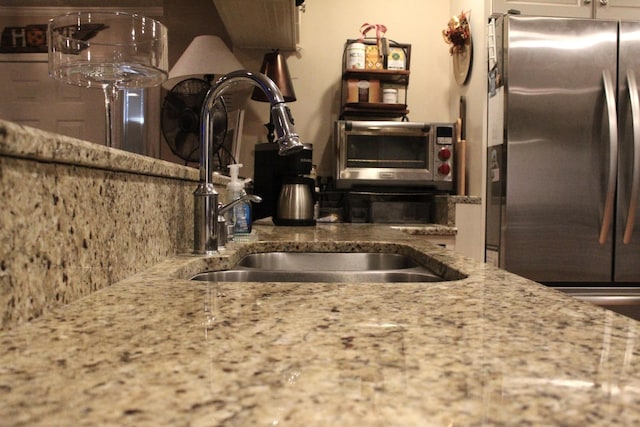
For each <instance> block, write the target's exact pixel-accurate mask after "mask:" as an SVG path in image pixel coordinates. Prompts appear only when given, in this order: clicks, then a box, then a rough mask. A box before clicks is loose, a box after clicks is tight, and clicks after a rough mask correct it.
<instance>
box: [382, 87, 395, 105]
mask: <svg viewBox="0 0 640 427" xmlns="http://www.w3.org/2000/svg"><path fill="white" fill-rule="evenodd" d="M382 102H384V103H385V104H397V103H398V89H396V88H385V89H383V90H382Z"/></svg>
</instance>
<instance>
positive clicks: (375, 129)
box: [333, 120, 455, 192]
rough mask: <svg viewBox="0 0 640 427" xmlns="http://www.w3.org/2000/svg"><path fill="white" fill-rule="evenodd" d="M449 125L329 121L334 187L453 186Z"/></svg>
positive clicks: (452, 145) (445, 187) (451, 142)
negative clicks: (330, 124) (333, 154)
mask: <svg viewBox="0 0 640 427" xmlns="http://www.w3.org/2000/svg"><path fill="white" fill-rule="evenodd" d="M454 135H455V132H454V125H453V124H444V123H422V122H400V121H364V120H363V121H351V120H338V121H336V122H335V126H334V132H333V139H334V149H335V177H336V187H337V188H341V189H351V188H354V187H361V186H376V187H378V186H383V187H386V186H396V187H397V186H403V187H422V188H427V187H428V188H433V189H436V190H440V191H444V192H450V191H453V176H454V170H453V169H454V148H453V147H454V137H453V136H454Z"/></svg>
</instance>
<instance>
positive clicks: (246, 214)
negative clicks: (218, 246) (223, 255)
mask: <svg viewBox="0 0 640 427" xmlns="http://www.w3.org/2000/svg"><path fill="white" fill-rule="evenodd" d="M228 167H229V171H230V175H231V181H229V183H228V184H227V196H228V200H229V202H232V201H234V200H237V199H239V198H241V197H242V196H245V195H246V194H247V192H246V191H245V189H244V181H242V180H240V179H239V178H238V172H239V170H240V168H241V167H242V164H240V163H238V164H233V165H229V166H228ZM229 230H230V231H232V232H233V234H234V235H235V234H249V233H251V203H250V202H242V203H238V204H237V205H235V206H234V207H233V208H232V209H231V210H230V211H229ZM230 237H231V236H230Z"/></svg>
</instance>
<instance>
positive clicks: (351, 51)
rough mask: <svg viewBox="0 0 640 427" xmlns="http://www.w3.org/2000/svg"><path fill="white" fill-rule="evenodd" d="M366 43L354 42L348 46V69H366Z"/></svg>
mask: <svg viewBox="0 0 640 427" xmlns="http://www.w3.org/2000/svg"><path fill="white" fill-rule="evenodd" d="M364 50H365V49H364V43H360V42H354V43H350V44H349V46H347V61H346V67H347V69H356V70H363V69H364V59H365V55H364Z"/></svg>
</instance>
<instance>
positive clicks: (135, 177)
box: [0, 121, 198, 329]
mask: <svg viewBox="0 0 640 427" xmlns="http://www.w3.org/2000/svg"><path fill="white" fill-rule="evenodd" d="M197 178H198V173H197V171H196V170H195V169H193V168H187V167H182V166H180V165H175V164H172V163H168V162H164V161H159V160H155V159H151V158H147V157H144V156H139V155H136V154H131V153H127V152H124V151H120V150H115V149H109V148H106V147H103V146H100V145H96V144H92V143H88V142H85V141H80V140H76V139H73V138H68V137H63V136H59V135H55V134H51V133H47V132H42V131H39V130H36V129H32V128H28V127H23V126H20V125H17V124H15V123H10V122H4V121H0V199H1V200H2V204H1V206H0V321H1V322H0V328H1V329H8V328H11V327H13V326H14V325H16V324H18V323H21V322H24V321H28V320H30V319H33V318H35V317H37V316H39V315H41V314H42V313H43V312H45V311H46V310H47V309H49V308H52V307H55V306H59V305H62V304H66V303H68V302H70V301H73V300H76V299H78V298H80V297H82V296H84V295H87V294H88V293H90V292H93V291H95V290H97V289H100V288H104V287H106V286H109V285H111V284H113V283H115V282H117V281H119V280H122V279H124V278H126V277H128V276H131V275H132V274H134V273H137V272H139V271H141V270H144V269H145V268H148V267H149V266H151V265H154V264H156V263H158V262H159V261H160V260H162V259H164V258H166V257H168V256H172V255H175V254H176V253H181V252H188V251H189V250H190V247H191V245H192V241H193V197H192V193H193V190H194V189H195V185H196V182H197Z"/></svg>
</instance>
